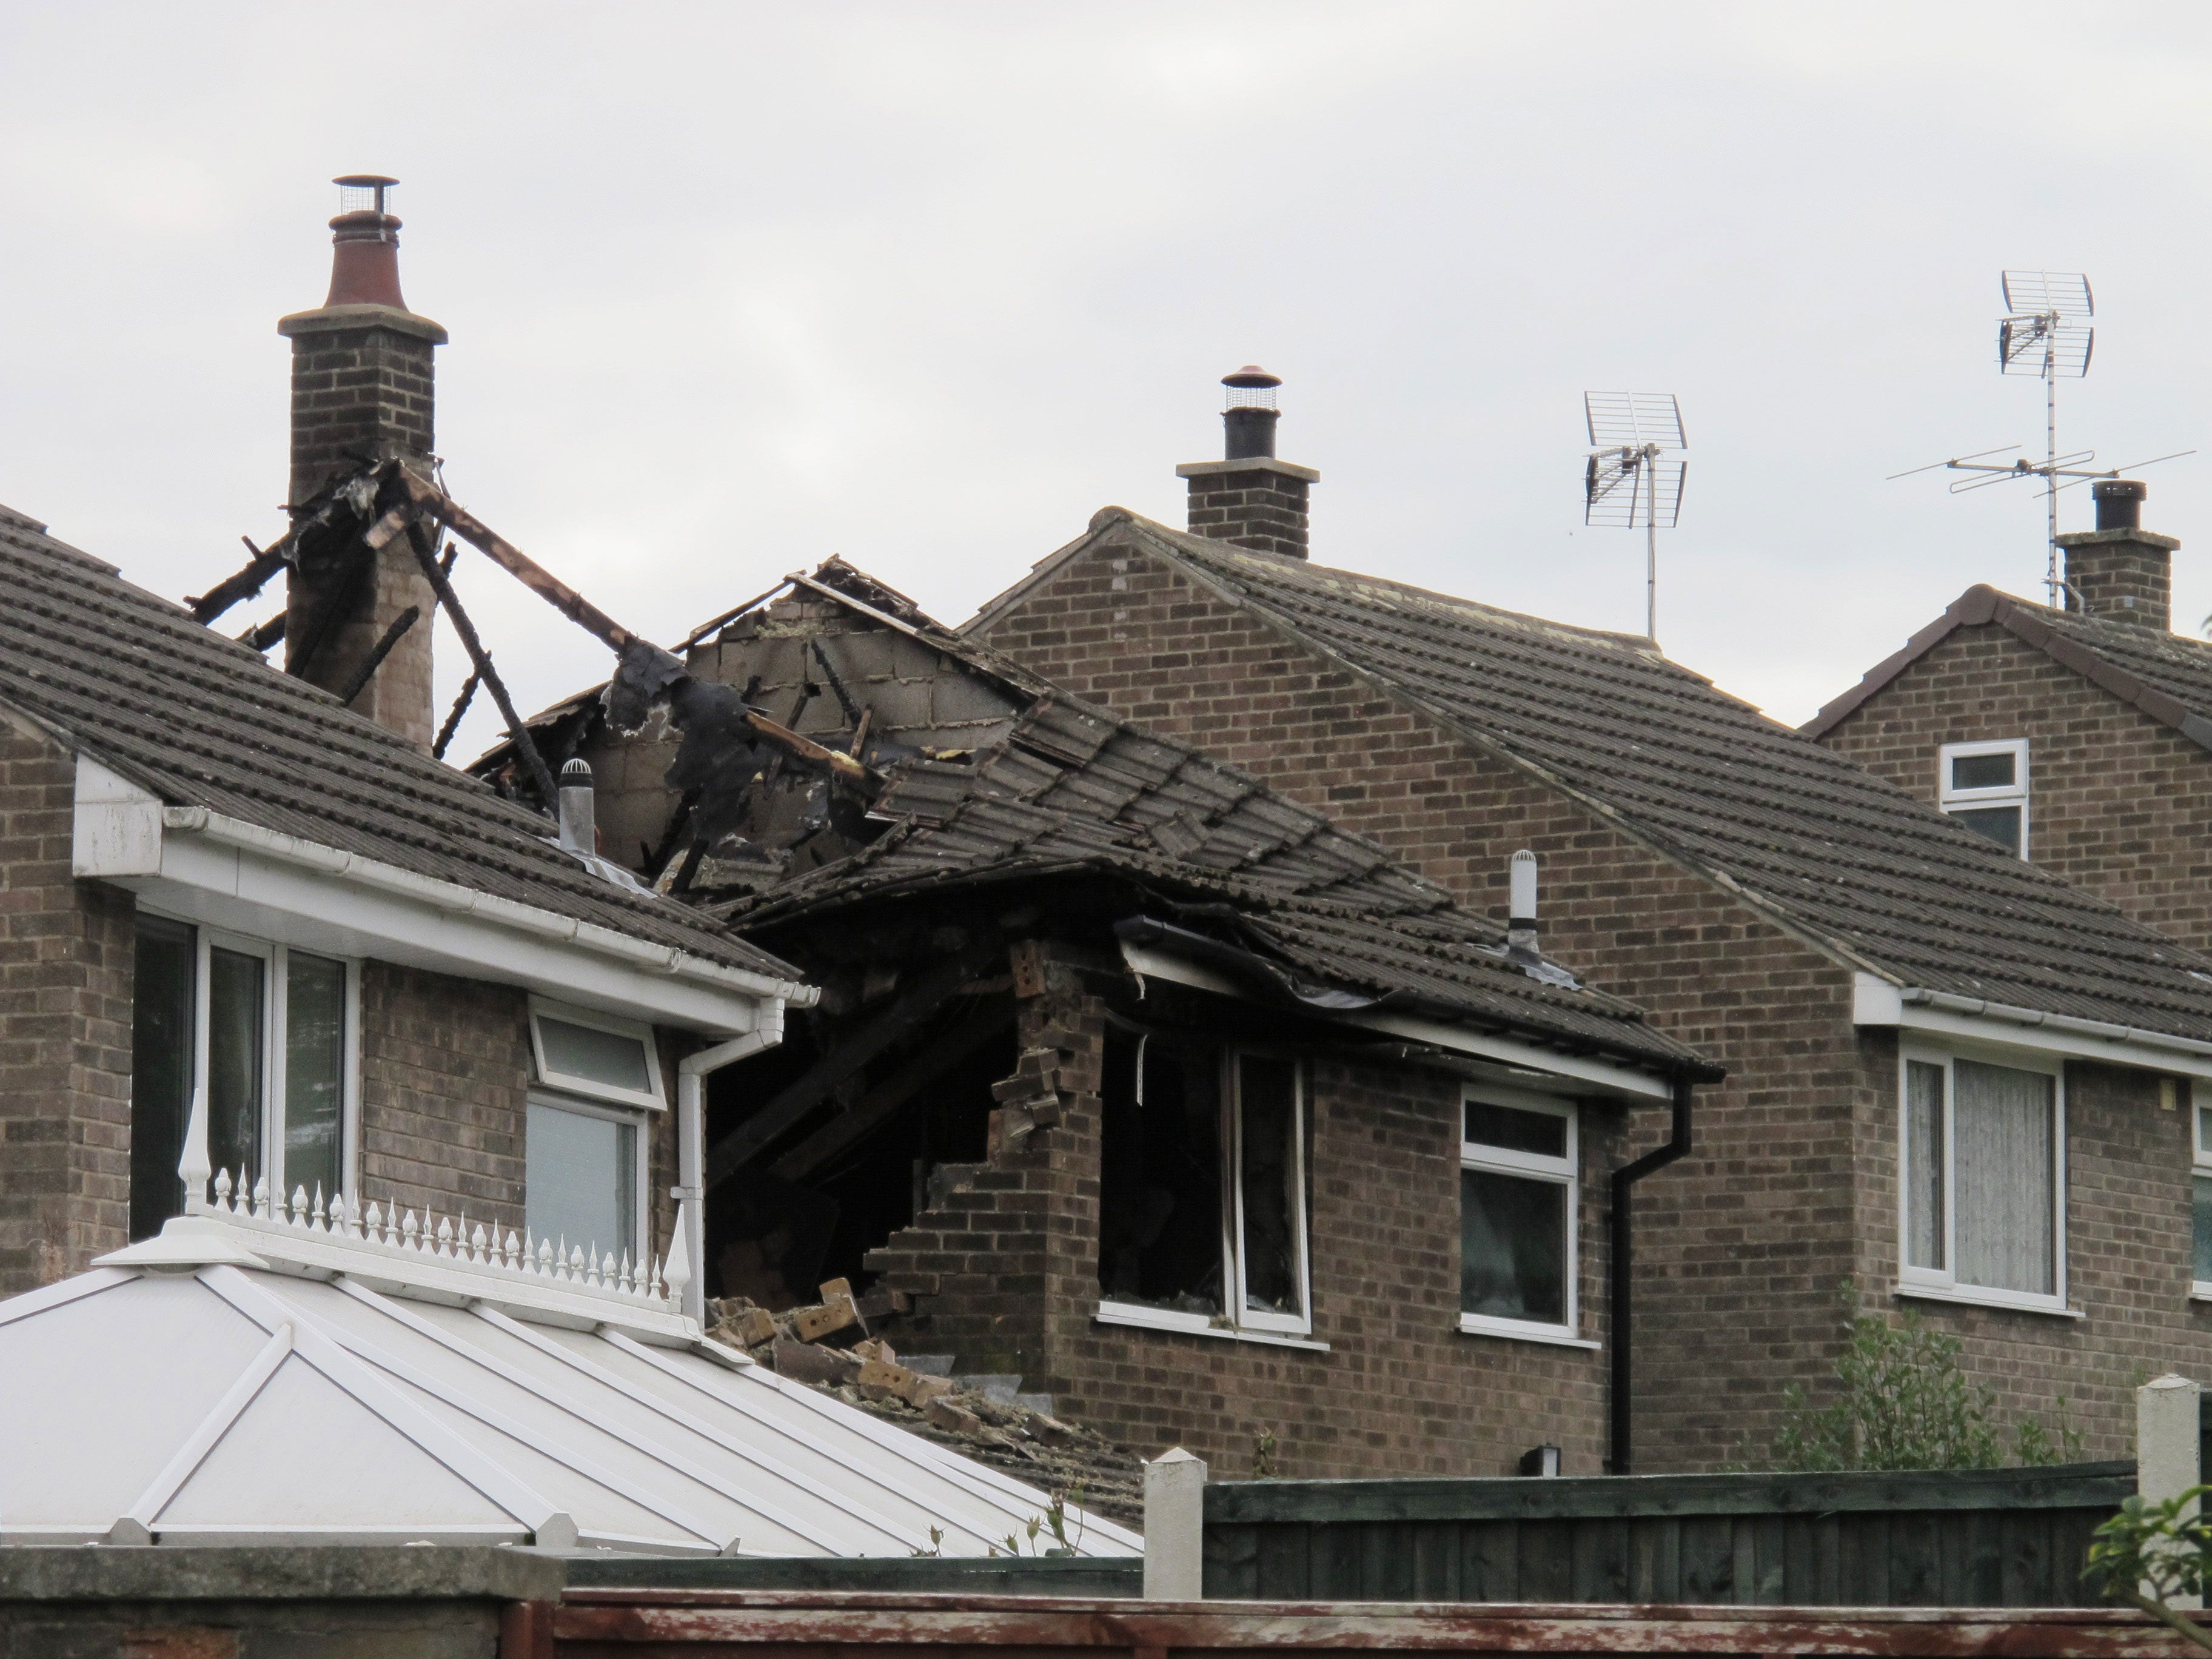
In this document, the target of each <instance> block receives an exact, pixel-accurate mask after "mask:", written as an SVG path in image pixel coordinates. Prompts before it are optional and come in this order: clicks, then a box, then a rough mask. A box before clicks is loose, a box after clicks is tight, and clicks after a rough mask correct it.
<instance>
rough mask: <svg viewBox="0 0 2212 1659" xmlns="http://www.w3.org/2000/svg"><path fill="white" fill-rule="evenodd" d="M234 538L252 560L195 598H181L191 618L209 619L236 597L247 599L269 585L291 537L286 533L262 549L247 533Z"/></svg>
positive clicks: (228, 606)
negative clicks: (243, 567) (241, 544)
mask: <svg viewBox="0 0 2212 1659" xmlns="http://www.w3.org/2000/svg"><path fill="white" fill-rule="evenodd" d="M238 539H239V540H240V541H242V542H244V543H245V544H246V551H247V552H249V553H251V554H252V555H253V558H252V562H249V563H248V564H247V565H246V568H245V569H243V570H240V571H239V572H237V573H236V574H233V575H228V576H225V577H224V578H223V579H222V580H221V581H219V582H217V583H216V585H215V586H213V587H210V589H208V591H207V592H204V593H202V594H200V595H199V596H198V597H197V598H195V599H186V600H185V608H186V609H188V610H189V611H191V613H192V620H193V621H194V622H196V623H211V622H213V621H214V620H215V619H216V617H220V616H221V615H222V613H223V612H224V611H228V610H229V609H230V607H231V606H233V605H236V604H237V603H238V602H239V601H240V599H252V597H253V596H254V595H255V594H257V593H258V592H260V591H261V590H262V589H263V588H264V587H266V586H268V585H269V579H270V577H271V576H273V575H275V574H276V573H277V572H278V571H280V570H282V569H283V568H284V554H283V548H284V546H285V544H286V543H288V542H289V541H290V540H291V539H292V538H290V537H289V536H287V537H285V538H284V539H283V541H280V542H277V543H276V544H274V545H272V546H271V547H270V548H269V550H267V551H266V552H264V551H263V550H261V549H260V548H258V547H256V546H255V545H254V544H253V541H252V538H251V537H247V536H240V538H238Z"/></svg>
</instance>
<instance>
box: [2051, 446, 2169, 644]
mask: <svg viewBox="0 0 2212 1659" xmlns="http://www.w3.org/2000/svg"><path fill="white" fill-rule="evenodd" d="M2089 493H2090V495H2092V496H2093V498H2094V499H2095V501H2096V503H2097V527H2096V528H2095V529H2094V530H2077V531H2073V532H2069V533H2068V534H2066V535H2063V536H2061V537H2060V538H2058V545H2059V546H2060V547H2062V548H2063V549H2064V550H2065V552H2066V608H2067V609H2068V610H2069V611H2081V613H2082V614H2083V615H2085V616H2090V617H2096V618H2097V619H2098V620H2099V621H2100V622H2114V623H2132V624H2133V625H2134V626H2136V627H2137V628H2147V629H2154V630H2155V631H2156V632H2158V633H2160V634H2163V633H2165V632H2166V630H2167V629H2170V628H2171V627H2172V625H2173V555H2174V550H2176V549H2177V548H2179V546H2180V545H2181V544H2180V543H2179V542H2178V541H2176V540H2174V538H2172V537H2171V536H2160V535H2156V534H2154V533H2153V532H2150V531H2148V530H2145V529H2144V528H2143V527H2142V504H2143V501H2144V499H2145V498H2146V497H2147V496H2148V495H2149V494H2150V491H2149V490H2148V489H2145V488H2144V487H2143V486H2142V484H2141V483H2137V482H2136V480H2135V479H2133V478H2100V479H2098V480H2097V482H2096V483H2093V484H2092V485H2091V486H2090V487H2089Z"/></svg>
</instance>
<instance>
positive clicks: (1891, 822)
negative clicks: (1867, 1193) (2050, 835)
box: [968, 507, 2212, 1040]
mask: <svg viewBox="0 0 2212 1659" xmlns="http://www.w3.org/2000/svg"><path fill="white" fill-rule="evenodd" d="M1102 544H1115V545H1121V546H1134V547H1135V548H1137V549H1138V550H1141V551H1143V552H1145V553H1147V554H1149V555H1151V556H1153V557H1156V558H1158V560H1160V561H1161V562H1164V564H1166V565H1167V566H1169V567H1170V568H1173V569H1175V570H1176V571H1178V572H1179V573H1181V574H1182V575H1183V576H1185V577H1186V578H1187V579H1188V580H1191V581H1192V582H1193V583H1194V584H1196V585H1197V586H1200V587H1201V588H1203V589H1205V590H1206V591H1208V592H1212V593H1213V594H1215V595H1217V596H1218V597H1219V598H1220V599H1222V600H1223V601H1225V603H1227V604H1229V605H1232V606H1235V607H1237V609H1239V610H1242V611H1246V612H1248V613H1249V614H1250V615H1252V616H1253V617H1255V618H1256V619H1258V620H1259V621H1260V622H1261V623H1263V624H1264V625H1265V626H1267V628H1269V629H1271V630H1273V631H1274V632H1276V633H1277V634H1279V635H1281V636H1283V637H1285V638H1286V639H1288V640H1290V641H1293V642H1295V643H1297V645H1299V646H1301V647H1304V648H1305V649H1307V650H1308V651H1310V652H1311V653H1314V654H1315V655H1316V657H1319V658H1321V659H1323V660H1324V661H1326V662H1328V663H1330V664H1332V665H1336V666H1338V667H1340V668H1341V669H1344V670H1346V671H1349V672H1351V673H1352V674H1353V675H1355V676H1356V677H1358V678H1360V679H1362V680H1364V681H1365V682H1366V683H1368V684H1370V685H1372V686H1374V687H1376V689H1377V690H1379V691H1381V692H1383V693H1384V694H1386V695H1388V696H1390V697H1391V698H1393V699H1394V700H1395V701H1397V702H1400V703H1401V705H1403V706H1406V707H1408V708H1413V709H1415V710H1417V711H1419V713H1421V714H1424V715H1425V716H1426V717H1427V718H1429V719H1431V720H1434V721H1436V722H1437V724H1438V725H1440V726H1444V727H1445V728H1447V729H1448V730H1449V731H1451V732H1455V734H1457V735H1458V736H1459V737H1460V738H1462V740H1463V741H1465V742H1467V743H1468V744H1469V745H1470V746H1471V747H1473V748H1474V749H1476V750H1479V751H1480V752H1482V753H1485V754H1486V755H1489V756H1492V757H1496V758H1498V759H1499V760H1502V761H1504V762H1505V763H1508V764H1510V765H1511V766H1513V767H1514V768H1516V769H1518V770H1520V771H1522V773H1524V774H1526V775H1529V776H1531V777H1534V778H1535V779H1538V780H1540V781H1543V782H1544V783H1546V784H1547V785H1549V786H1550V787H1553V788H1554V789H1556V790H1558V791H1559V792H1560V793H1563V794H1565V795H1566V796H1567V797H1569V798H1570V799H1573V800H1575V801H1577V803H1578V804H1580V805H1582V806H1583V808H1584V809H1585V810H1587V811H1589V813H1590V814H1591V815H1592V816H1593V817H1595V818H1597V819H1599V820H1601V821H1602V822H1605V823H1610V824H1612V825H1613V826H1615V827H1616V828H1618V829H1620V830H1621V831H1622V832H1623V833H1624V834H1626V835H1627V836H1631V837H1632V838H1633V839H1635V840H1637V841H1638V842H1642V843H1644V845H1646V846H1648V847H1650V848H1652V849H1653V850H1654V851H1656V852H1657V853H1659V854H1662V855H1663V856H1665V857H1667V858H1668V859H1669V860H1673V861H1674V862H1675V863H1677V864H1679V865H1681V866H1684V867H1686V868H1688V869H1691V870H1692V871H1695V872H1698V873H1699V874H1701V875H1703V876H1704V877H1705V878H1707V879H1709V880H1711V881H1712V882H1714V883H1715V884H1717V885H1719V886H1721V887H1723V888H1724V889H1725V890H1728V891H1729V892H1731V893H1733V894H1735V895H1736V896H1740V897H1741V899H1742V900H1743V902H1746V903H1747V904H1748V905H1750V906H1751V907H1752V908H1754V909H1756V910H1758V911H1759V912H1760V913H1761V914H1763V915H1765V916H1767V917H1768V918H1769V919H1771V921H1773V922H1774V923H1775V924H1776V925H1778V927H1782V928H1784V930H1785V931H1787V932H1789V933H1792V934H1794V935H1796V936H1797V937H1799V938H1801V939H1805V940H1806V941H1807V942H1808V943H1810V944H1812V945H1814V946H1815V948H1818V949H1820V950H1821V951H1823V952H1824V953H1825V954H1826V955H1828V956H1829V957H1831V958H1832V959H1833V960H1835V961H1837V962H1838V963H1839V964H1842V965H1845V966H1848V967H1850V968H1853V969H1863V970H1866V971H1869V972H1871V973H1873V974H1875V975H1877V976H1879V977H1881V978H1883V979H1886V980H1889V981H1893V982H1894V983H1897V984H1899V985H1903V986H1908V987H1919V988H1923V989H1927V990H1931V991H1941V992H1948V993H1951V994H1956V995H1961V996H1966V997H1972V998H1976V999H1979V1000H1988V1001H1992V1002H1997V1003H2002V1004H2007V1005H2011V1006H2021V1007H2027V1008H2033V1009H2039V1010H2043V1011H2045V1012H2051V1013H2057V1014H2063V1015H2069V1016H2074V1017H2077V1018H2087V1019H2093V1020H2100V1021H2106V1022H2110V1023H2113V1024H2122V1025H2128V1026H2135V1027H2141V1028H2144V1029H2149V1030H2159V1031H2163V1032H2166V1033H2169V1034H2172V1035H2178V1036H2187V1037H2190V1038H2193V1039H2197V1040H2206V1039H2212V978H2208V977H2207V976H2206V972H2207V970H2212V962H2207V961H2206V960H2204V959H2203V958H2201V957H2197V955H2196V954H2195V953H2194V952H2191V951H2187V950H2185V949H2182V948H2181V947H2179V946H2178V945H2173V944H2172V943H2171V942H2169V941H2168V940H2166V939H2164V938H2162V937H2160V935H2159V934H2157V933H2154V932H2152V931H2151V930H2150V929H2149V928H2148V927H2142V926H2140V925H2138V924H2136V922H2133V921H2130V920H2129V919H2128V918H2126V917H2125V916H2124V915H2121V914H2120V913H2119V912H2118V911H2117V910H2115V909H2113V908H2112V907H2110V906H2109V905H2106V904H2104V903H2102V902H2100V901H2098V900H2096V899H2093V898H2091V897H2089V896H2087V895H2086V894H2083V893H2081V892H2078V891H2076V890H2075V889H2073V888H2071V887H2069V886H2068V885H2067V884H2065V883H2063V882H2062V881H2060V880H2059V879H2058V878H2056V877H2054V876H2051V875H2048V874H2046V873H2045V872H2042V871H2040V870H2038V869H2036V868H2035V867H2034V866H2032V865H2029V864H2027V863H2025V862H2023V861H2022V860H2019V859H2016V858H2014V857H2012V856H2010V855H2008V854H2006V853H2004V852H2003V851H2002V849H2000V848H1997V847H1996V845H1995V844H1994V843H1993V842H1990V841H1989V840H1987V839H1986V838H1984V837H1983V836H1978V835H1977V834H1975V833H1974V832H1973V831H1972V830H1970V829H1966V828H1965V827H1964V826H1963V825H1961V824H1959V823H1955V822H1954V821H1953V820H1951V819H1949V818H1947V817H1943V816H1942V814H1941V813H1938V812H1936V811H1934V810H1933V809H1931V808H1929V807H1928V806H1927V805H1923V803H1921V802H1919V801H1917V800H1916V799H1913V798H1912V797H1911V796H1910V795H1908V794H1906V793H1905V792H1904V791H1903V790H1901V789H1899V788H1897V787H1894V786H1893V785H1891V784H1889V783H1887V782H1885V781H1882V780H1881V779H1879V778H1876V777H1875V776H1873V775H1871V774H1869V773H1867V772H1865V771H1863V770H1862V769H1859V768H1858V767H1857V766H1855V765H1853V764H1852V763H1850V761H1848V760H1846V759H1844V757H1841V756H1839V755H1836V754H1833V753H1832V752H1831V751H1830V750H1827V749H1826V748H1825V747H1823V746H1822V745H1821V744H1818V743H1815V742H1814V741H1813V740H1812V739H1811V738H1808V737H1806V736H1804V735H1802V734H1801V733H1799V732H1795V731H1793V730H1791V729H1790V728H1789V727H1788V726H1782V725H1780V724H1778V722H1776V721H1773V720H1768V719H1766V718H1765V716H1764V715H1762V714H1759V711H1758V710H1757V709H1755V708H1753V707H1752V706H1751V705H1749V704H1748V703H1746V702H1741V701H1740V700H1738V699H1736V698H1735V697H1732V696H1728V695H1727V694H1726V693H1724V692H1723V691H1720V690H1717V689H1716V688H1715V687H1714V686H1713V685H1712V684H1711V683H1710V682H1708V681H1706V680H1705V679H1704V678H1701V677H1700V676H1699V675H1696V674H1694V673H1692V672H1690V671H1688V670H1686V669H1684V668H1682V667H1680V666H1679V665H1676V664H1674V663H1671V662H1669V661H1668V660H1667V659H1666V658H1665V657H1664V656H1662V655H1661V654H1660V653H1659V651H1658V649H1657V647H1656V646H1654V645H1653V644H1652V643H1651V642H1650V641H1649V640H1646V639H1644V638H1642V637H1641V636H1638V635H1621V634H1610V633H1602V632H1599V631H1597V630H1595V629H1577V628H1571V627H1567V626H1565V625H1562V624H1559V623H1551V622H1547V621H1545V620H1543V619H1541V618H1539V617H1524V616H1518V615H1516V614H1514V613H1512V612H1510V611H1499V610H1496V609H1493V608H1492V607H1490V606H1487V605H1478V604H1476V603H1474V602H1473V601H1471V600H1468V599H1455V598H1452V597H1450V596H1449V595H1445V594H1439V593H1432V592H1426V591H1425V590H1423V589H1420V588H1417V587H1412V586H1407V585H1405V584H1403V583H1399V582H1393V581H1388V580H1383V579H1381V578H1378V577H1372V576H1364V575H1358V574H1353V573H1351V572H1348V571H1342V570H1333V569H1329V568H1325V567H1322V566H1316V565H1313V564H1309V563H1307V562H1304V561H1301V560H1295V559H1290V558H1285V557H1282V556H1279V555H1273V554H1267V553H1259V552H1252V551H1248V550H1245V549H1243V548H1239V547H1235V546H1231V545H1230V544H1225V543H1222V542H1216V541H1210V540H1207V539H1205V538H1200V537H1194V536H1189V535H1185V534H1183V533H1182V532H1177V531H1173V530H1170V529H1169V528H1167V527H1166V526H1164V525H1159V524H1155V523H1153V522H1152V521H1151V520H1146V519H1143V518H1140V517H1139V516H1138V515H1136V514H1134V513H1129V512H1128V511H1127V510H1126V509H1124V508H1120V507H1112V508H1108V509H1107V510H1106V511H1104V512H1103V513H1100V514H1099V515H1098V516H1097V518H1095V519H1094V520H1092V522H1091V531H1090V532H1089V533H1088V534H1087V535H1085V537H1083V538H1079V540H1077V541H1076V542H1074V543H1073V544H1070V545H1069V546H1067V547H1066V548H1063V549H1061V550H1060V551H1059V552H1058V553H1056V554H1054V555H1053V556H1051V557H1050V558H1049V559H1048V560H1046V561H1044V562H1042V563H1041V564H1040V565H1039V566H1038V567H1037V568H1036V570H1035V571H1033V572H1032V573H1031V574H1030V576H1029V577H1028V578H1026V579H1025V580H1024V581H1023V582H1022V583H1020V584H1018V585H1017V586H1015V587H1014V588H1013V589H1011V590H1009V592H1006V593H1005V594H1002V595H1001V596H1000V598H999V599H994V601H992V602H991V604H990V605H987V606H986V607H985V608H984V609H983V611H981V612H980V613H979V614H978V615H977V617H975V620H974V621H972V622H970V623H969V624H968V629H969V631H971V632H973V633H975V634H976V635H978V636H987V630H988V629H989V626H990V624H991V623H992V622H993V620H994V618H995V617H998V616H1000V615H1001V614H1003V613H1004V612H1005V611H1006V610H1007V609H1008V608H1010V607H1011V606H1012V604H1013V603H1014V602H1015V601H1016V600H1017V599H1018V598H1019V597H1020V596H1021V595H1022V594H1024V592H1027V591H1029V590H1030V588H1031V587H1033V586H1035V585H1036V583H1038V582H1040V581H1042V580H1046V579H1048V577H1049V576H1050V575H1051V574H1053V573H1054V571H1055V570H1057V569H1058V568H1060V565H1061V564H1063V563H1064V562H1066V561H1068V560H1070V559H1073V558H1074V557H1076V556H1079V555H1081V554H1082V553H1084V552H1086V551H1088V550H1091V549H1092V548H1094V547H1097V546H1100V545H1102ZM2015 603H2016V602H2015ZM2065 620H2066V621H2067V622H2069V623H2074V622H2075V619H2073V618H2066V619H2065ZM2075 625H2076V626H2077V627H2078V628H2080V629H2084V630H2087V629H2095V630H2097V632H2098V633H2099V635H2100V636H2101V635H2110V634H2112V633H2114V632H2117V631H2118V630H2117V629H2112V628H2111V627H2110V626H2109V625H2100V624H2095V623H2087V622H2081V623H2076V624H2075ZM2047 627H2048V628H2049V631H2050V632H2051V633H2053V634H2054V635H2056V634H2058V633H2059V632H2060V629H2058V628H2057V627H2056V626H2055V625H2048V624H2047ZM2134 631H2136V632H2137V633H2140V632H2141V631H2142V630H2139V629H2138V630H2134ZM2068 637H2072V636H2071V635H2070V634H2069V635H2068ZM2110 648H2111V649H2112V651H2114V652H2117V651H2118V649H2119V642H2118V641H2112V642H2111V646H2110ZM2138 650H2140V647H2138ZM2131 671H2135V672H2137V673H2139V674H2140V675H2141V676H2142V679H2143V684H2145V685H2146V686H2147V687H2148V688H2150V689H2152V690H2158V691H2159V692H2160V695H2171V693H2170V692H2167V691H2166V690H2162V689H2161V688H2162V687H2163V686H2171V685H2172V684H2173V683H2174V678H2173V677H2174V676H2175V675H2176V674H2178V672H2179V670H2178V669H2176V668H2174V667H2172V665H2164V664H2161V665H2160V672H2161V673H2163V674H2165V675H2166V679H2165V680H2164V681H2162V682H2161V681H2159V680H2154V679H2153V678H2150V668H2149V665H2148V664H2145V663H2142V661H2141V660H2140V659H2137V660H2136V662H2135V663H2134V664H2132V665H2131ZM2200 683H2203V684H2212V680H2208V681H2205V682H2200Z"/></svg>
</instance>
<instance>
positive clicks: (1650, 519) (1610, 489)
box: [1583, 392, 1689, 641]
mask: <svg viewBox="0 0 2212 1659" xmlns="http://www.w3.org/2000/svg"><path fill="white" fill-rule="evenodd" d="M1583 421H1584V422H1585V423H1586V424H1587V425H1588V427H1589V441H1590V453H1589V460H1588V461H1587V462H1585V463H1584V465H1583V523H1584V524H1595V525H1610V526H1613V527H1615V528H1617V529H1622V530H1641V531H1643V532H1644V632H1645V633H1646V634H1648V635H1650V637H1651V638H1652V639H1653V640H1655V641H1656V639H1657V638H1658V637H1659V532H1661V531H1662V530H1672V529H1673V528H1674V520H1675V519H1676V518H1677V517H1678V516H1680V513H1681V510H1682V475H1683V472H1684V471H1686V469H1687V467H1688V465H1689V463H1688V462H1686V461H1685V460H1684V459H1682V458H1681V454H1680V452H1681V451H1683V450H1685V449H1687V448H1688V447H1689V445H1688V444H1687V443H1686V442H1684V441H1683V439H1682V407H1681V405H1680V404H1678V403H1676V402H1675V401H1674V393H1673V392H1583ZM1669 452H1672V453H1669Z"/></svg>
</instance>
